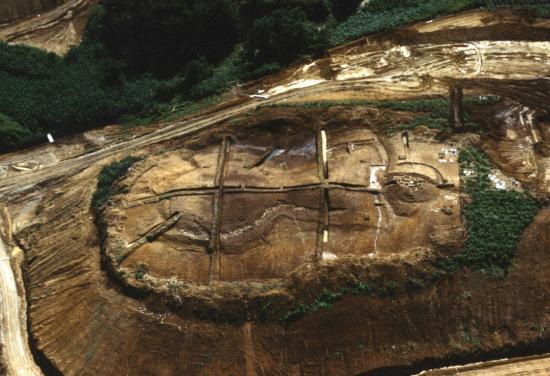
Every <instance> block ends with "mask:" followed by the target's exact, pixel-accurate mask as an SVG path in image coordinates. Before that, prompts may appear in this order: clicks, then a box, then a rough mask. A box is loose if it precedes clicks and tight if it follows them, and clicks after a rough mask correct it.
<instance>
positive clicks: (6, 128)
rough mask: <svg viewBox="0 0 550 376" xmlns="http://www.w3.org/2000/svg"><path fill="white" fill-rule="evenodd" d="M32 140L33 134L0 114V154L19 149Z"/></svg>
mask: <svg viewBox="0 0 550 376" xmlns="http://www.w3.org/2000/svg"><path fill="white" fill-rule="evenodd" d="M32 139H33V134H32V133H31V131H29V130H28V129H26V128H23V127H22V126H21V125H19V124H18V123H17V122H15V121H14V120H12V119H10V118H9V117H7V116H5V115H2V114H0V152H6V151H9V150H13V149H15V148H18V147H21V146H23V145H25V144H26V143H28V142H30V141H31V140H32Z"/></svg>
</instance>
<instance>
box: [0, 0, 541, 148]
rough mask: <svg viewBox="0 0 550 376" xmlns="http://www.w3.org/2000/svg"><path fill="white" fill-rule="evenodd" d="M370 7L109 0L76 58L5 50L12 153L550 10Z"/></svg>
mask: <svg viewBox="0 0 550 376" xmlns="http://www.w3.org/2000/svg"><path fill="white" fill-rule="evenodd" d="M360 3H361V2H360V1H359V0H345V1H341V0H281V1H273V0H242V1H238V2H236V1H230V0H203V1H189V0H162V1H148V0H105V1H103V2H102V4H101V5H99V6H97V7H96V11H95V12H93V15H92V17H91V18H90V21H89V23H88V26H87V30H86V35H85V37H84V41H83V43H82V44H81V45H80V46H78V47H76V48H74V49H73V50H72V51H70V52H69V54H68V55H67V56H66V57H65V58H64V59H62V58H59V57H57V56H55V55H53V54H47V53H44V52H41V51H38V50H36V49H32V48H27V47H18V46H7V45H6V44H2V43H0V87H2V91H0V113H2V114H4V115H6V116H7V117H9V118H10V119H12V121H13V122H14V123H17V124H18V126H14V125H13V124H14V123H10V124H11V125H10V126H9V127H8V126H7V125H4V126H3V127H4V131H3V132H4V133H6V132H7V133H9V134H10V136H9V140H8V137H7V136H6V137H4V141H3V143H2V146H1V147H2V150H3V151H5V150H11V149H13V148H18V147H21V146H23V145H28V144H31V143H33V142H37V141H38V140H42V139H43V135H44V134H45V133H47V132H52V133H54V134H55V135H56V136H63V135H66V134H70V133H75V132H80V131H83V130H87V129H89V128H91V127H94V126H99V125H105V124H107V123H109V122H115V121H118V120H119V119H120V117H121V116H122V115H124V114H141V115H140V116H144V117H146V118H147V119H152V114H155V113H158V112H159V111H160V110H161V109H164V108H172V107H173V106H174V105H176V106H177V105H178V103H181V102H184V103H187V102H188V101H190V100H196V99H199V98H204V97H206V96H211V95H215V94H218V93H221V92H223V91H224V90H227V89H228V88H230V87H231V85H234V84H235V83H237V82H242V81H245V80H249V79H253V78H257V77H259V76H261V75H264V74H269V73H273V72H275V71H277V70H279V69H280V68H281V67H283V66H284V65H286V64H288V63H290V62H292V61H294V60H295V59H297V58H300V57H301V56H303V55H308V54H317V53H319V52H320V51H321V50H322V49H323V48H324V47H326V46H327V45H332V46H334V45H337V44H340V43H342V42H346V41H349V40H352V39H354V38H357V37H361V36H364V35H365V34H368V33H373V32H379V31H385V30H390V29H393V28H395V27H398V26H400V25H403V24H405V23H409V22H413V21H418V20H422V19H427V18H432V17H434V16H437V15H439V14H445V13H450V12H454V11H457V10H462V9H469V8H475V7H488V8H491V7H496V6H502V5H512V6H522V7H526V8H528V9H531V10H532V11H534V12H536V13H537V14H538V15H541V16H544V15H548V14H549V13H550V6H548V5H547V4H546V5H545V4H544V2H542V3H541V2H537V1H529V0H525V1H520V0H516V1H514V0H503V1H490V0H458V1H447V0H414V1H413V0H406V1H403V0H399V1H397V0H372V1H370V2H369V3H368V4H366V5H364V6H363V7H362V8H361V9H360V10H359V11H357V9H358V7H359V4H360ZM348 16H349V18H347V17H348ZM337 20H338V21H337ZM327 43H328V44H327ZM173 100H174V102H173V103H170V105H164V103H169V102H172V101H173ZM161 103H163V105H161ZM431 112H432V114H431V115H430V116H428V117H423V118H421V117H419V118H418V119H417V120H416V121H415V122H414V124H405V125H404V127H407V126H411V127H412V126H415V124H420V123H422V124H425V123H427V125H428V126H432V127H435V128H438V129H445V127H446V124H445V120H444V119H445V117H444V116H435V115H437V114H435V112H434V111H431ZM8 128H9V129H8ZM6 129H8V130H6ZM29 132H30V133H31V134H32V136H29Z"/></svg>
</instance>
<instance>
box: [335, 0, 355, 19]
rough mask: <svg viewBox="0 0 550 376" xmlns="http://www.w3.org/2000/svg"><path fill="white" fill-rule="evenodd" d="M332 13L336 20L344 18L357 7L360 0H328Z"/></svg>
mask: <svg viewBox="0 0 550 376" xmlns="http://www.w3.org/2000/svg"><path fill="white" fill-rule="evenodd" d="M329 1H330V9H331V11H332V14H333V15H334V17H335V18H336V19H337V20H340V21H341V20H345V19H346V18H348V17H349V16H351V15H352V14H353V13H355V12H356V11H357V9H358V8H359V4H361V0H329Z"/></svg>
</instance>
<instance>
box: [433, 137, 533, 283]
mask: <svg viewBox="0 0 550 376" xmlns="http://www.w3.org/2000/svg"><path fill="white" fill-rule="evenodd" d="M459 162H460V165H461V170H462V171H464V170H469V171H470V172H471V173H473V175H471V176H470V177H469V178H467V179H466V181H467V187H466V188H467V191H468V193H469V194H470V196H471V203H470V204H468V205H466V206H465V208H464V211H463V214H464V220H465V223H466V229H467V232H468V239H467V241H466V244H465V246H464V249H463V250H462V251H461V252H460V253H458V254H457V255H455V256H453V257H450V258H448V259H444V260H441V261H440V262H439V269H440V272H442V273H452V272H454V271H455V270H456V269H458V268H463V267H468V268H472V269H475V270H481V271H484V272H486V273H490V274H493V275H503V274H505V273H506V271H507V270H508V269H509V268H510V266H512V263H513V261H514V258H515V256H516V250H517V246H518V243H519V240H520V238H521V235H522V233H523V231H524V230H525V229H526V228H527V226H528V225H529V224H530V223H531V222H532V221H533V218H534V217H535V215H536V214H537V212H538V210H539V209H540V203H539V202H538V201H536V200H535V199H533V198H532V197H530V196H529V195H528V194H526V193H523V192H516V191H508V190H497V189H495V188H493V187H492V185H491V183H490V182H489V179H488V174H489V173H490V172H491V170H492V164H491V162H490V161H489V159H488V158H487V156H485V155H484V154H483V153H481V152H480V151H479V150H477V149H475V148H473V147H469V148H466V149H464V150H462V151H461V153H460V160H459Z"/></svg>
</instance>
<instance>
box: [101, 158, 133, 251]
mask: <svg viewBox="0 0 550 376" xmlns="http://www.w3.org/2000/svg"><path fill="white" fill-rule="evenodd" d="M140 160H141V158H138V157H126V158H124V159H123V160H121V161H118V162H114V163H112V164H110V165H108V166H105V167H103V169H102V170H101V172H100V173H99V177H98V180H97V187H96V191H95V192H94V195H93V196H92V202H91V208H92V212H93V214H94V222H95V225H96V227H97V231H98V238H99V243H100V245H101V247H103V243H104V242H105V240H106V238H107V224H106V223H105V219H104V218H103V209H104V205H105V204H106V203H107V202H108V201H109V200H110V198H111V196H112V195H114V194H117V193H120V190H121V187H117V186H115V184H114V183H115V182H116V181H117V180H118V179H120V178H121V177H123V176H124V175H126V174H127V173H128V170H129V169H130V167H132V166H133V165H134V164H135V163H136V162H138V161H140Z"/></svg>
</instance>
